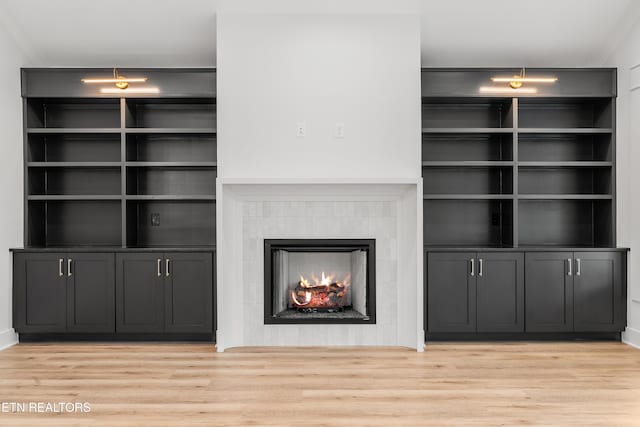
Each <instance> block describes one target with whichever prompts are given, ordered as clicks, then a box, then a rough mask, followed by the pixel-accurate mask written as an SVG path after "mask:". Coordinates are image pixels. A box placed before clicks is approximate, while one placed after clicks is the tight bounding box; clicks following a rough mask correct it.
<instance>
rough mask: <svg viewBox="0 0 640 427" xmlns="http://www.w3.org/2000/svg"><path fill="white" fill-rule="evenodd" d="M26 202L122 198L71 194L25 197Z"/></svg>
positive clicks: (117, 197)
mask: <svg viewBox="0 0 640 427" xmlns="http://www.w3.org/2000/svg"><path fill="white" fill-rule="evenodd" d="M27 200H44V201H56V200H89V201H90V200H122V196H121V195H119V194H113V195H110V194H95V195H71V194H59V195H58V194H56V195H49V194H47V195H30V196H27Z"/></svg>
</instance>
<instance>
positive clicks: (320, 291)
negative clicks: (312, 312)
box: [291, 273, 348, 308]
mask: <svg viewBox="0 0 640 427" xmlns="http://www.w3.org/2000/svg"><path fill="white" fill-rule="evenodd" d="M328 279H329V278H327V277H325V275H324V273H322V281H321V282H320V283H319V284H315V285H312V284H310V283H309V281H307V280H306V279H305V278H304V277H300V281H299V282H298V285H297V286H296V287H295V289H293V290H292V291H291V306H292V307H294V308H341V307H344V306H346V305H347V304H348V298H347V293H348V287H347V284H343V283H338V282H330V281H329V280H328Z"/></svg>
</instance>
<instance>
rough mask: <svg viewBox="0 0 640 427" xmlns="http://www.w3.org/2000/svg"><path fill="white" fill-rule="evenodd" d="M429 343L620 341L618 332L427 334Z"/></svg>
mask: <svg viewBox="0 0 640 427" xmlns="http://www.w3.org/2000/svg"><path fill="white" fill-rule="evenodd" d="M425 338H426V341H427V345H428V344H429V341H621V338H622V337H621V333H620V332H585V333H576V332H567V333H562V332H550V333H543V332H538V333H532V332H529V333H524V332H522V333H452V332H451V333H450V332H445V333H427V334H426V336H425Z"/></svg>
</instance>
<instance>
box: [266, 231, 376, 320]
mask: <svg viewBox="0 0 640 427" xmlns="http://www.w3.org/2000/svg"><path fill="white" fill-rule="evenodd" d="M374 252H375V241H374V240H334V239H329V240H327V239H296V240H265V297H266V298H265V323H375V312H374V310H373V303H374V302H375V266H374V265H373V263H374V262H375V256H374Z"/></svg>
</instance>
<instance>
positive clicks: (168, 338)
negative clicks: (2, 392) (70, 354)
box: [20, 333, 214, 343]
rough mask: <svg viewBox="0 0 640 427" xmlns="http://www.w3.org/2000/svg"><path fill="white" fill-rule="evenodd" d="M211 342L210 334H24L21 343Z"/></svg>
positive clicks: (21, 335)
mask: <svg viewBox="0 0 640 427" xmlns="http://www.w3.org/2000/svg"><path fill="white" fill-rule="evenodd" d="M119 341H121V342H132V341H139V342H145V341H147V342H162V341H165V342H211V343H213V342H214V341H213V334H211V333H209V334H207V333H202V334H200V333H135V334H133V333H119V334H109V333H106V334H89V333H26V334H25V333H22V334H20V342H56V343H58V342H119Z"/></svg>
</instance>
